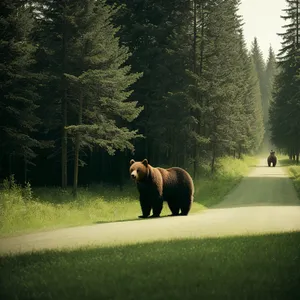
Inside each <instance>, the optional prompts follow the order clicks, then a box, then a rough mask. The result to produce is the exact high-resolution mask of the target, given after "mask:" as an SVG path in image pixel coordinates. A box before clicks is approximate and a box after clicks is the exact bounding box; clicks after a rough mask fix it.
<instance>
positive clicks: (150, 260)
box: [0, 232, 300, 300]
mask: <svg viewBox="0 0 300 300" xmlns="http://www.w3.org/2000/svg"><path fill="white" fill-rule="evenodd" d="M299 264H300V232H294V233H284V234H272V235H262V236H243V237H227V238H205V239H188V240H186V239H185V240H176V241H170V242H154V243H146V244H136V245H130V246H118V247H107V248H85V249H79V250H75V251H46V252H40V253H34V254H22V255H18V256H6V257H2V258H1V261H0V268H1V272H0V296H1V299H5V300H10V299H20V300H25V299H26V300H27V299H32V300H35V299H57V300H60V299H63V300H68V299H72V300H77V299H80V300H81V299H115V300H119V299H120V300H121V299H122V300H127V299H147V300H152V299H153V300H154V299H155V300H160V299H172V300H177V299H178V300H179V299H180V300H181V299H185V300H194V299H300V289H299V282H300V268H299Z"/></svg>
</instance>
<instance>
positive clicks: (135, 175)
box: [129, 159, 149, 182]
mask: <svg viewBox="0 0 300 300" xmlns="http://www.w3.org/2000/svg"><path fill="white" fill-rule="evenodd" d="M148 172H149V170H148V160H147V159H144V160H143V161H134V160H133V159H132V160H130V168H129V173H130V176H131V178H132V179H133V180H134V181H136V182H139V181H143V180H144V179H145V178H146V177H147V175H148Z"/></svg>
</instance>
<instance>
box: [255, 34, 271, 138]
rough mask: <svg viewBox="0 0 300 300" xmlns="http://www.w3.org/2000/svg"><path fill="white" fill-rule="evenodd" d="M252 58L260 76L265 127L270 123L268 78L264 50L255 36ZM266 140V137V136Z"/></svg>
mask: <svg viewBox="0 0 300 300" xmlns="http://www.w3.org/2000/svg"><path fill="white" fill-rule="evenodd" d="M251 55H252V60H253V63H254V66H255V71H256V74H257V77H258V82H259V88H260V94H261V106H262V112H263V121H264V127H267V124H268V107H269V105H268V91H267V79H266V73H265V70H266V66H265V62H264V59H263V55H262V52H261V50H260V47H259V45H258V41H257V38H254V41H253V43H252V48H251ZM265 140H266V138H265Z"/></svg>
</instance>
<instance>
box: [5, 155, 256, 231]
mask: <svg viewBox="0 0 300 300" xmlns="http://www.w3.org/2000/svg"><path fill="white" fill-rule="evenodd" d="M254 162H255V159H254V158H250V157H246V158H244V159H243V160H237V159H232V158H223V159H221V160H220V161H218V166H217V173H216V174H215V175H214V176H207V177H204V178H200V179H198V180H196V181H195V191H196V193H195V202H194V204H193V206H192V210H191V213H197V212H200V211H201V210H203V209H205V207H209V206H211V205H213V204H216V203H218V202H220V201H221V200H222V199H223V197H224V196H225V195H226V194H227V193H228V192H229V191H230V190H231V189H232V188H233V187H234V186H235V185H236V184H237V183H238V182H239V181H240V179H241V178H242V176H243V175H245V174H246V173H247V172H248V169H249V166H250V165H253V164H254ZM4 185H7V183H6V184H4ZM140 214H141V211H140V205H139V201H138V192H137V189H136V187H135V186H134V184H133V183H131V184H128V185H127V186H125V187H124V190H123V191H120V190H119V188H118V187H108V186H90V187H89V188H80V189H79V192H78V197H77V199H76V200H74V199H73V197H72V195H71V191H63V190H61V189H59V188H37V189H33V190H32V189H31V187H30V186H28V187H27V188H21V187H20V186H18V185H17V184H14V186H13V188H12V190H9V189H8V188H5V187H4V189H3V190H2V191H1V193H0V237H4V236H11V235H19V234H23V233H28V232H35V231H41V230H51V229H56V228H62V227H69V226H79V225H87V224H94V223H103V222H112V221H125V220H133V219H136V218H137V216H139V215H140ZM168 214H170V211H169V208H168V205H167V204H166V203H164V209H163V211H162V214H161V215H162V216H164V215H168Z"/></svg>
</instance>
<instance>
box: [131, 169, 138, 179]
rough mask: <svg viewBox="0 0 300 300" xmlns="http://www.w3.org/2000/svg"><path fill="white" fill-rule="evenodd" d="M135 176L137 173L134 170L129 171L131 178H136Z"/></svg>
mask: <svg viewBox="0 0 300 300" xmlns="http://www.w3.org/2000/svg"><path fill="white" fill-rule="evenodd" d="M136 177H137V174H136V171H135V170H134V171H132V172H131V178H132V179H136Z"/></svg>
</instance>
